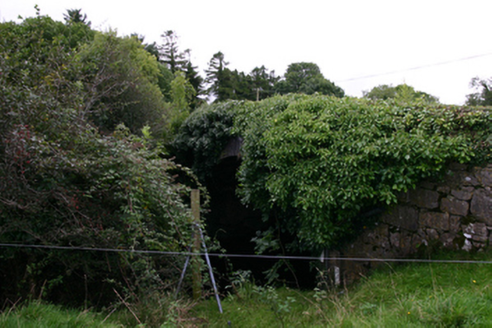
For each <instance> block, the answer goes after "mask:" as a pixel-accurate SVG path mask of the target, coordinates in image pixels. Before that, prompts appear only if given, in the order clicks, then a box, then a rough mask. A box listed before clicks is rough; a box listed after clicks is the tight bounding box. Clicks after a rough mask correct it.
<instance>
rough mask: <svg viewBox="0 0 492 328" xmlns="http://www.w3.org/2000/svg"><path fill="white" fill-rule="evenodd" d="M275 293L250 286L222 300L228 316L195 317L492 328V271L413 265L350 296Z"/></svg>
mask: <svg viewBox="0 0 492 328" xmlns="http://www.w3.org/2000/svg"><path fill="white" fill-rule="evenodd" d="M489 255H490V254H489ZM474 258H475V259H479V260H480V259H481V260H485V259H489V256H487V254H479V255H475V256H474ZM273 293H276V294H277V298H276V299H275V298H272V297H270V298H268V295H265V292H264V290H263V291H261V290H260V291H257V287H254V286H248V284H247V283H246V284H243V285H242V286H241V287H239V288H237V292H236V293H231V294H229V295H228V296H227V297H226V298H225V299H224V300H223V302H222V305H223V308H224V314H222V315H221V314H219V313H218V311H217V305H216V303H215V301H214V300H208V301H206V302H202V303H201V304H199V305H198V306H196V307H195V308H194V310H193V315H195V316H196V317H198V318H202V319H203V320H205V321H206V322H207V324H206V325H204V326H208V327H227V326H228V325H229V326H231V327H492V264H442V263H441V264H437V263H435V264H408V265H401V266H396V267H387V268H383V269H380V270H378V271H377V272H374V273H373V274H372V275H371V276H370V277H368V278H364V279H363V280H362V281H360V282H359V283H358V284H357V285H356V286H352V287H350V288H345V289H331V290H329V289H317V290H316V291H301V292H300V291H296V290H291V289H286V288H280V289H276V290H274V291H273ZM267 294H268V293H267ZM289 298H291V299H294V300H295V301H294V302H288V299H289ZM282 307H283V308H282ZM279 309H280V311H279ZM282 309H283V310H282Z"/></svg>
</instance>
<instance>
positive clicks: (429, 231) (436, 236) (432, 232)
mask: <svg viewBox="0 0 492 328" xmlns="http://www.w3.org/2000/svg"><path fill="white" fill-rule="evenodd" d="M425 232H426V234H427V237H428V238H429V240H437V239H439V234H438V233H437V231H436V229H426V230H425Z"/></svg>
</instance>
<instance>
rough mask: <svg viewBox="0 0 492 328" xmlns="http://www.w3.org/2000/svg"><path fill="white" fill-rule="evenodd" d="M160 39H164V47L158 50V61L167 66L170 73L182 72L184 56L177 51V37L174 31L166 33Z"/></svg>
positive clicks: (184, 61) (184, 62) (184, 63)
mask: <svg viewBox="0 0 492 328" xmlns="http://www.w3.org/2000/svg"><path fill="white" fill-rule="evenodd" d="M161 37H162V38H163V39H164V45H162V46H161V48H160V56H159V57H160V60H161V62H162V63H164V64H165V65H167V68H169V70H170V71H171V73H173V74H174V73H176V72H177V71H183V69H184V66H185V65H186V60H185V57H184V54H183V53H182V52H180V51H179V49H178V36H177V35H176V32H174V31H171V30H169V31H166V32H164V33H163V34H162V35H161Z"/></svg>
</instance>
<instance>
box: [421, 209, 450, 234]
mask: <svg viewBox="0 0 492 328" xmlns="http://www.w3.org/2000/svg"><path fill="white" fill-rule="evenodd" d="M419 222H420V226H423V227H427V228H433V229H438V230H441V231H449V214H448V213H439V212H425V213H420V216H419Z"/></svg>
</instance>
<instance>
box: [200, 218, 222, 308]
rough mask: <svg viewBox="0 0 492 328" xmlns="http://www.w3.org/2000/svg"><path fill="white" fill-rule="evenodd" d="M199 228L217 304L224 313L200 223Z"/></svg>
mask: <svg viewBox="0 0 492 328" xmlns="http://www.w3.org/2000/svg"><path fill="white" fill-rule="evenodd" d="M196 226H197V228H198V230H199V231H200V236H201V237H202V244H203V249H204V250H205V260H206V261H207V265H208V272H209V273H210V280H211V281H212V286H213V287H214V293H215V299H216V300H217V305H218V306H219V311H220V313H222V304H220V297H219V292H218V291H217V285H216V284H215V278H214V272H213V270H212V264H211V263H210V258H209V257H208V251H207V246H206V245H205V239H204V238H203V232H202V229H201V228H200V226H199V225H198V223H197V224H196Z"/></svg>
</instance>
